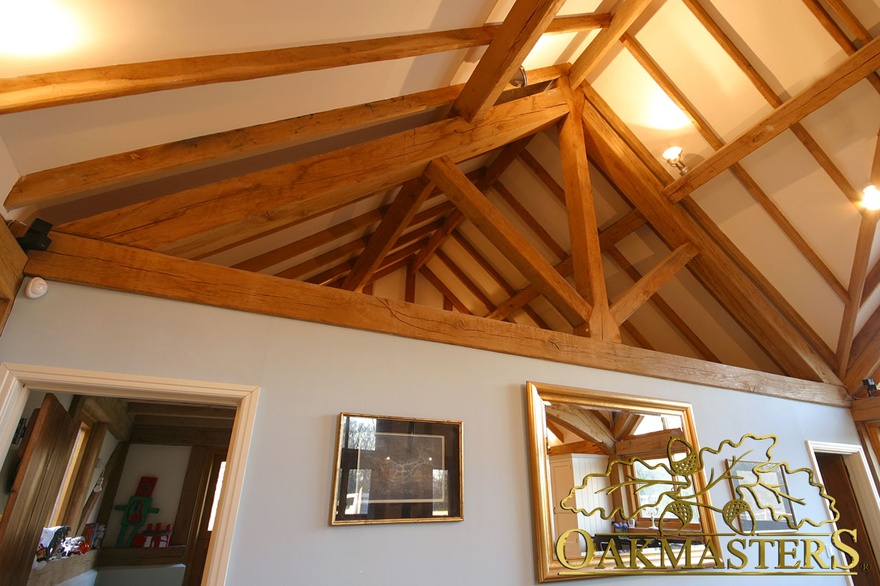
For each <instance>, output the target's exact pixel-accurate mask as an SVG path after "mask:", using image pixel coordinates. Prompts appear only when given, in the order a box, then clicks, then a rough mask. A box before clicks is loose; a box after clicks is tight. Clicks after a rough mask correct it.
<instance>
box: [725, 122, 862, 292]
mask: <svg viewBox="0 0 880 586" xmlns="http://www.w3.org/2000/svg"><path fill="white" fill-rule="evenodd" d="M742 166H743V168H745V169H746V171H747V172H748V173H749V175H751V177H752V178H753V179H755V181H757V183H758V185H760V186H761V187H762V188H763V190H764V191H765V192H766V193H767V194H768V195H769V196H770V199H772V200H773V201H774V202H775V203H776V205H777V206H779V208H780V209H781V210H782V212H783V213H784V214H785V217H786V218H788V220H789V221H790V222H791V223H792V224H793V225H794V227H795V228H796V229H797V231H798V233H799V234H800V235H801V236H802V237H803V238H804V240H806V241H807V243H808V244H810V246H811V247H812V248H813V250H815V251H816V253H817V254H818V255H819V257H820V258H822V260H823V261H824V262H825V264H827V265H828V266H829V268H830V269H831V270H832V272H834V274H835V275H836V276H837V278H838V279H839V280H840V281H841V282H842V283H844V284H845V283H848V282H849V274H850V269H852V258H853V253H854V252H855V243H856V237H857V235H858V231H859V222H860V221H861V214H860V213H859V211H858V210H857V209H856V207H855V206H854V205H852V203H851V202H850V201H849V199H847V197H846V196H845V195H844V194H843V193H842V192H841V191H840V189H839V188H838V187H837V185H835V184H834V182H833V181H832V180H831V178H830V177H829V176H828V174H827V173H826V172H825V171H824V170H823V169H822V168H821V167H819V165H818V163H816V160H815V159H814V158H813V157H812V155H810V153H809V152H808V151H807V149H806V148H805V147H804V145H803V144H802V143H801V142H800V141H799V140H798V139H797V138H796V137H795V136H794V134H792V133H790V132H784V133H782V134H780V135H779V136H778V137H776V138H775V139H773V140H772V141H771V142H770V143H769V144H767V145H766V146H764V147H763V148H761V149H759V150H757V151H755V152H754V153H752V154H751V155H749V156H748V157H746V158H744V159H743V161H742Z"/></svg>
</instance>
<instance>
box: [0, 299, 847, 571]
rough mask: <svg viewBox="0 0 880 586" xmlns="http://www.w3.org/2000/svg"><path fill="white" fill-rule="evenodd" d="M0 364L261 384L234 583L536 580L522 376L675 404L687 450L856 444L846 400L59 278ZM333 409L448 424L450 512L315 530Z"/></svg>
mask: <svg viewBox="0 0 880 586" xmlns="http://www.w3.org/2000/svg"><path fill="white" fill-rule="evenodd" d="M0 361H9V362H19V363H30V364H43V365H52V366H59V367H67V368H77V369H88V370H98V371H110V372H121V373H131V374H142V375H155V376H164V377H175V378H184V379H197V380H208V381H219V382H225V383H239V384H253V385H260V386H261V387H262V391H261V395H260V404H259V408H258V412H257V420H256V426H255V430H254V436H253V441H252V444H251V456H250V458H249V460H248V468H247V473H246V476H245V483H244V487H243V494H242V501H241V508H240V511H239V521H238V525H237V527H236V530H235V537H234V543H233V554H232V561H231V565H230V572H229V580H228V583H229V584H234V585H239V584H288V583H289V584H303V585H306V584H308V585H325V584H327V585H330V584H344V583H357V584H358V585H359V586H379V585H382V586H385V585H397V584H408V583H412V582H415V581H417V582H418V583H419V584H420V585H421V586H434V585H436V586H441V585H442V586H447V585H448V584H450V583H455V584H462V585H483V584H503V585H504V586H524V585H531V584H534V583H535V578H534V576H535V570H534V566H533V559H534V555H533V545H532V535H531V533H532V532H531V513H530V495H529V488H528V487H529V481H528V451H527V435H526V434H527V429H526V421H527V418H526V415H525V399H524V394H525V391H524V383H525V381H527V380H534V381H539V382H545V383H554V384H561V385H569V386H575V387H583V388H592V389H599V390H606V391H612V392H620V393H627V394H633V395H645V396H651V397H660V398H665V399H671V400H677V401H687V402H690V403H691V404H692V405H693V406H694V416H695V419H696V425H697V432H698V435H699V440H700V442H701V444H702V445H704V446H709V445H713V446H717V445H718V443H719V442H720V441H721V440H722V439H725V438H739V437H740V436H741V435H742V434H743V433H745V432H753V433H759V434H767V433H774V434H777V435H779V436H780V438H781V440H782V442H781V445H780V447H779V448H778V450H777V455H778V456H779V458H780V459H783V460H787V461H789V462H790V463H791V464H792V465H796V466H809V465H810V464H809V458H808V455H807V451H806V447H805V444H804V440H806V439H813V440H818V441H827V442H840V443H857V442H858V437H857V434H856V431H855V429H854V426H853V424H852V422H851V419H850V417H849V413H848V412H847V411H846V410H844V409H837V408H831V407H822V406H818V405H809V404H802V403H794V402H790V401H784V400H781V399H773V398H767V397H760V396H754V395H750V394H747V393H741V392H734V391H722V390H719V389H713V388H707V387H701V386H698V385H692V384H682V383H676V382H669V381H663V380H653V379H648V378H644V377H638V376H633V375H626V374H620V373H614V372H608V371H600V370H595V369H588V368H581V367H575V366H570V365H564V364H556V363H551V362H546V361H541V360H533V359H526V358H518V357H513V356H507V355H503V354H495V353H492V352H484V351H479V350H471V349H465V348H459V347H455V346H448V345H443V344H435V343H429V342H419V341H414V340H409V339H405V338H396V337H393V336H388V335H380V334H373V333H368V332H360V331H353V330H346V329H342V328H336V327H330V326H323V325H318V324H311V323H305V322H298V321H293V320H285V319H279V318H272V317H267V316H259V315H250V314H245V313H241V312H234V311H226V310H220V309H215V308H210V307H202V306H196V305H190V304H185V303H179V302H173V301H166V300H158V299H151V298H147V297H141V296H136V295H129V294H123V293H117V292H111V291H101V290H94V289H89V288H85V287H78V286H73V285H65V284H59V283H51V284H50V288H49V293H48V294H47V295H46V296H44V297H42V298H41V299H37V300H29V299H26V298H23V297H22V298H19V299H18V300H17V301H16V304H15V307H14V309H13V312H12V316H11V317H10V320H9V322H8V323H7V326H6V330H5V332H4V334H3V336H2V338H0ZM340 411H353V412H361V413H372V414H382V415H401V416H410V417H429V418H438V419H455V420H461V421H462V422H463V425H464V450H465V451H464V482H465V488H464V500H465V511H464V517H465V520H464V521H463V522H460V523H431V524H407V525H385V526H380V525H376V526H366V527H330V526H329V522H328V518H329V509H330V498H331V477H332V472H333V468H332V467H333V451H334V441H335V433H336V429H335V428H336V419H337V415H338V413H339V412H340ZM811 514H815V515H817V516H819V515H821V511H819V510H817V511H811ZM681 579H682V578H680V577H679V578H676V577H674V576H672V577H669V578H666V577H657V578H632V579H631V578H624V577H620V578H615V579H614V582H613V583H614V584H616V585H617V586H620V585H621V584H630V583H639V584H642V583H647V582H650V583H651V584H677V583H679V581H680V580H681ZM742 580H743V578H741V577H730V578H724V577H718V578H714V579H713V580H712V584H713V585H714V584H718V585H723V584H736V585H738V586H742V583H743V582H742ZM809 580H810V584H844V583H845V581H844V579H843V578H840V577H832V578H827V579H826V578H809ZM748 582H749V584H773V585H777V584H782V585H783V586H784V585H785V584H791V585H795V584H801V583H803V578H798V577H790V578H777V577H773V578H763V579H762V578H750V579H749V580H748ZM595 583H597V584H599V583H602V581H601V580H600V581H598V582H595Z"/></svg>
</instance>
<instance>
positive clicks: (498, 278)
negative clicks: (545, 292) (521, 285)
mask: <svg viewBox="0 0 880 586" xmlns="http://www.w3.org/2000/svg"><path fill="white" fill-rule="evenodd" d="M452 238H453V239H454V240H455V242H456V243H457V244H458V245H459V246H461V247H462V249H464V251H465V252H467V253H468V255H470V257H471V258H472V259H474V261H476V263H477V264H478V265H479V266H480V268H481V269H483V270H484V271H485V272H486V274H487V275H489V278H490V279H492V280H493V281H495V283H496V284H497V285H498V286H499V287H501V289H502V290H503V291H504V293H505V294H506V295H508V296H510V295H514V294H515V293H516V290H515V289H514V288H513V287H512V286H511V285H510V283H508V282H507V279H506V278H504V275H502V274H501V273H500V272H498V269H496V268H495V267H494V266H492V263H490V262H489V261H488V260H487V259H486V257H485V256H484V255H483V254H481V253H480V251H479V250H477V247H476V246H474V245H473V243H472V242H471V241H470V240H468V239H467V237H465V235H464V234H462V233H461V230H456V231H455V232H453V233H452ZM493 309H494V306H493ZM522 309H523V312H524V313H525V314H526V315H528V316H529V318H530V319H531V320H532V321H533V322H535V324H537V326H538V327H539V328H544V329H549V327H550V326H548V325H547V322H546V321H544V318H542V317H541V316H540V315H538V312H537V311H535V310H534V309H532V308H531V307H529V306H528V305H526V306H524V307H523V308H522Z"/></svg>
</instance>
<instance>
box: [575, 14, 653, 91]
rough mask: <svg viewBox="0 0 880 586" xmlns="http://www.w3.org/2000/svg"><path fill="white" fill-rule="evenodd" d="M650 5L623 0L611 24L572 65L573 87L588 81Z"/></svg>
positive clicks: (600, 32)
mask: <svg viewBox="0 0 880 586" xmlns="http://www.w3.org/2000/svg"><path fill="white" fill-rule="evenodd" d="M649 4H651V0H623V2H622V3H621V4H620V6H619V7H618V9H617V11H616V12H615V13H614V15H613V16H612V17H611V24H610V25H608V26H607V27H605V28H603V29H602V30H601V31H599V34H598V35H596V38H595V39H593V42H591V43H590V44H589V45H588V46H587V48H586V49H585V50H584V52H583V53H581V55H580V57H578V58H577V59H576V60H575V62H574V63H572V65H571V70H570V71H569V77H570V78H571V85H572V87H577V86H579V85H580V84H581V83H583V82H584V81H585V80H586V79H587V76H588V75H590V72H592V71H593V68H595V67H596V65H598V64H599V62H600V61H601V60H602V58H603V57H605V56H606V55H607V54H608V52H609V51H611V49H613V48H614V46H615V45H616V44H617V40H618V39H620V36H621V35H622V34H623V33H625V32H626V31H627V30H628V29H629V27H630V26H631V25H632V24H633V23H634V22H635V21H636V20H637V19H638V18H639V16H641V15H642V13H643V12H644V11H645V9H647V8H648V5H649Z"/></svg>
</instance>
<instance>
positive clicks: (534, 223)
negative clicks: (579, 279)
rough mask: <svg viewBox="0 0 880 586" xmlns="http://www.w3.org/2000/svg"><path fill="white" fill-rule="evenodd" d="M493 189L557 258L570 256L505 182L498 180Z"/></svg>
mask: <svg viewBox="0 0 880 586" xmlns="http://www.w3.org/2000/svg"><path fill="white" fill-rule="evenodd" d="M492 189H493V190H494V191H495V192H496V193H497V194H498V195H500V196H501V199H502V201H504V203H505V204H507V206H508V207H509V208H510V209H511V210H513V213H515V214H516V215H517V216H519V217H520V219H521V220H522V221H523V222H524V223H525V225H526V226H528V228H529V229H530V230H531V231H532V232H533V233H534V234H535V236H537V237H538V239H539V240H540V241H541V242H543V243H544V244H545V245H546V246H547V248H549V249H550V252H552V253H553V255H554V256H555V257H556V258H559V259H563V258H565V257H566V256H568V252H566V250H565V249H564V248H562V246H560V244H559V243H558V242H556V240H555V239H554V238H553V236H552V235H551V234H550V232H548V231H547V229H546V228H544V225H543V224H541V222H539V221H538V220H537V219H536V218H535V216H533V215H532V214H531V212H529V210H528V209H527V208H526V206H524V205H523V204H521V203H520V201H519V200H518V199H516V196H514V195H513V193H511V191H510V190H509V189H507V186H505V185H504V183H502V182H501V181H496V182H495V184H494V185H493V186H492Z"/></svg>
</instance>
